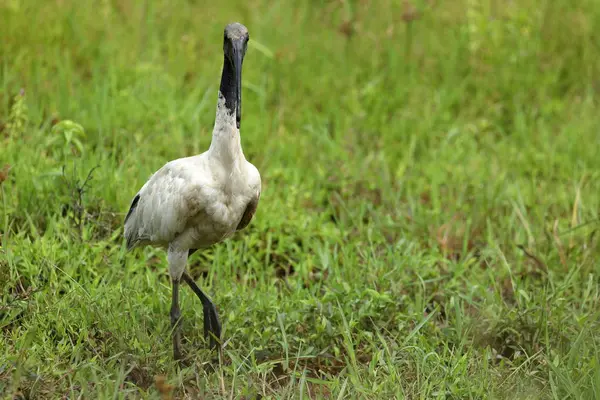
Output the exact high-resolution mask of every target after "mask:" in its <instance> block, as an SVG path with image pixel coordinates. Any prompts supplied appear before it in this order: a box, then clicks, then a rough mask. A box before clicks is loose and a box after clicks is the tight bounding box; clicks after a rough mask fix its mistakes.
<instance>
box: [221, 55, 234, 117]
mask: <svg viewBox="0 0 600 400" xmlns="http://www.w3.org/2000/svg"><path fill="white" fill-rule="evenodd" d="M236 86H237V85H236V81H235V71H234V69H233V65H232V63H231V62H230V61H229V60H228V59H227V57H224V60H223V73H222V74H221V89H220V90H221V94H222V95H223V97H225V107H227V111H228V113H229V114H230V115H232V116H233V115H235V110H236V108H237V87H236Z"/></svg>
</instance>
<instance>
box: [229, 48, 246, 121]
mask: <svg viewBox="0 0 600 400" xmlns="http://www.w3.org/2000/svg"><path fill="white" fill-rule="evenodd" d="M232 58H233V59H232V60H231V61H232V63H233V70H234V76H235V78H234V79H235V82H234V85H235V97H236V110H235V121H236V125H237V128H238V129H240V125H241V123H242V64H243V62H244V43H243V42H242V41H235V42H234V43H233V57H232Z"/></svg>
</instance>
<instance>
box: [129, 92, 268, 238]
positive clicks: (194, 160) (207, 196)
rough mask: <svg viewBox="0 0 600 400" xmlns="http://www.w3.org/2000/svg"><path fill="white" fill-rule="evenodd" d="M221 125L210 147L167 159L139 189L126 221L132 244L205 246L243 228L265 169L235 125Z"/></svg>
mask: <svg viewBox="0 0 600 400" xmlns="http://www.w3.org/2000/svg"><path fill="white" fill-rule="evenodd" d="M222 103H223V102H220V104H219V106H218V111H217V114H219V113H220V112H224V111H223V110H222V107H224V106H223V104H222ZM217 121H219V118H217ZM219 125H220V127H221V129H222V130H221V132H219V133H218V134H217V135H214V134H213V146H211V147H210V149H209V150H208V151H206V152H204V153H202V154H200V155H196V156H192V157H185V158H180V159H177V160H173V161H170V162H168V163H167V164H165V165H164V166H163V167H162V168H161V169H159V170H158V171H156V172H155V173H154V174H153V175H152V177H150V179H149V180H148V182H146V184H145V185H144V186H143V187H142V188H141V189H140V191H139V192H138V195H137V196H139V199H138V200H137V202H136V204H135V206H134V207H132V211H131V214H130V215H129V216H128V217H127V218H126V222H125V237H126V238H127V245H128V247H129V248H132V247H134V246H143V245H148V244H149V245H154V246H160V247H164V248H169V247H172V248H177V249H183V250H189V249H203V248H206V247H209V246H212V245H213V244H215V243H218V242H220V241H222V240H224V239H226V238H228V237H230V236H231V235H232V234H233V233H234V232H235V231H236V230H238V226H239V225H240V222H243V221H242V217H243V216H244V213H245V211H246V210H247V209H248V210H249V212H252V213H253V208H254V209H255V208H256V203H258V199H259V196H260V191H261V181H260V174H259V172H258V170H257V169H256V167H255V166H254V165H252V164H251V163H249V162H248V161H246V158H245V157H244V154H243V152H242V148H241V146H240V143H239V140H236V137H237V139H239V133H236V132H235V131H236V130H237V129H236V127H235V125H229V126H227V125H226V124H219ZM225 127H228V128H229V129H226V128H225ZM228 130H229V132H228ZM232 138H233V140H232ZM230 142H233V143H230ZM236 142H237V143H236ZM137 196H136V197H137Z"/></svg>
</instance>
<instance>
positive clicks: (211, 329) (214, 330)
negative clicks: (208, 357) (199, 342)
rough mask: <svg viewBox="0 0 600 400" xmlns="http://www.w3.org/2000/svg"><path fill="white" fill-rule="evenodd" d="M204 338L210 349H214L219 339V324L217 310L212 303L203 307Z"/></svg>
mask: <svg viewBox="0 0 600 400" xmlns="http://www.w3.org/2000/svg"><path fill="white" fill-rule="evenodd" d="M204 337H205V338H206V339H207V340H208V342H209V346H210V348H211V349H215V348H216V347H217V345H218V344H219V341H220V339H221V322H219V314H217V308H216V307H215V305H214V304H212V303H208V304H205V305H204Z"/></svg>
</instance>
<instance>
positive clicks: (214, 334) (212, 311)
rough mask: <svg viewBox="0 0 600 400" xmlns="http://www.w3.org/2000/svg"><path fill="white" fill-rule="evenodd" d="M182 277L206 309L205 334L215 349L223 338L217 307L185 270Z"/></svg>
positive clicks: (211, 346) (204, 309)
mask: <svg viewBox="0 0 600 400" xmlns="http://www.w3.org/2000/svg"><path fill="white" fill-rule="evenodd" d="M182 277H183V280H184V281H185V282H186V283H187V284H188V285H190V287H191V288H192V290H193V291H194V293H196V296H198V298H199V299H200V301H201V302H202V308H203V311H204V336H205V337H206V338H207V339H208V340H209V345H210V348H211V349H214V348H215V347H217V341H218V340H219V339H220V338H221V323H220V322H219V314H217V308H216V307H215V305H214V303H213V302H212V301H211V300H210V299H209V298H208V296H206V294H204V292H203V291H202V290H201V289H200V288H199V287H198V285H196V282H194V279H193V278H192V277H191V276H190V275H189V274H188V273H187V272H185V271H184V272H183V275H182Z"/></svg>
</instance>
